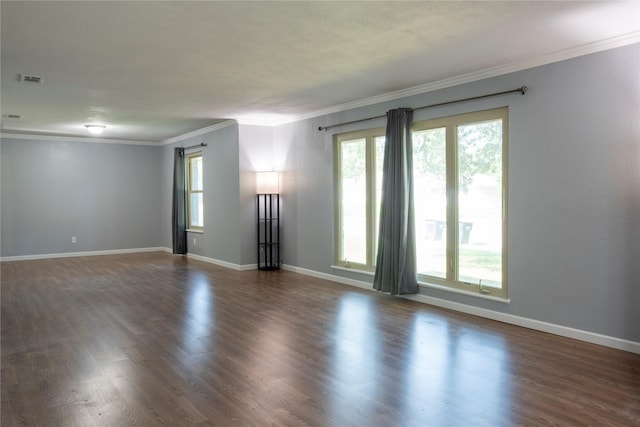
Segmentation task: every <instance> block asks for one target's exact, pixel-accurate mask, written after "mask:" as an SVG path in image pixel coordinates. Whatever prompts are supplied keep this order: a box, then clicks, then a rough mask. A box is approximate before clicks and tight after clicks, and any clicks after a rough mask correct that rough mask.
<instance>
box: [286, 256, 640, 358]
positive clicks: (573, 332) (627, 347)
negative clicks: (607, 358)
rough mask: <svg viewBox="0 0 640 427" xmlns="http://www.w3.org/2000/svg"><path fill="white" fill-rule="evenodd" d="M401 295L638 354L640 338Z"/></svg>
mask: <svg viewBox="0 0 640 427" xmlns="http://www.w3.org/2000/svg"><path fill="white" fill-rule="evenodd" d="M282 268H283V269H284V270H288V271H293V272H296V273H300V274H304V275H307V276H312V277H317V278H319V279H325V280H330V281H332V282H338V283H342V284H345V285H349V286H355V287H358V288H361V289H366V290H369V291H372V292H375V290H374V289H373V286H372V285H371V283H369V282H364V281H361V280H354V279H348V278H345V277H340V276H336V275H334V274H327V273H320V272H317V271H313V270H307V269H305V268H299V267H293V266H289V265H284V266H283V267H282ZM402 298H406V299H409V300H412V301H418V302H422V303H425V304H430V305H435V306H436V307H442V308H446V309H449V310H454V311H459V312H461V313H466V314H472V315H474V316H480V317H484V318H486V319H491V320H496V321H498V322H504V323H509V324H511V325H515V326H522V327H524V328H529V329H534V330H536V331H541V332H547V333H550V334H554V335H559V336H562V337H567V338H573V339H577V340H580V341H585V342H589V343H592V344H598V345H603V346H606V347H611V348H615V349H618V350H624V351H629V352H631V353H637V354H640V342H635V341H629V340H624V339H621V338H616V337H610V336H607V335H601V334H597V333H594V332H589V331H584V330H581V329H575V328H570V327H567V326H562V325H556V324H553V323H548V322H542V321H540V320H535V319H529V318H526V317H520V316H515V315H513V314H508V313H501V312H498V311H493V310H488V309H486V308H480V307H475V306H472V305H467V304H462V303H458V302H453V301H448V300H444V299H441V298H435V297H431V296H428V295H423V294H416V295H403V296H402Z"/></svg>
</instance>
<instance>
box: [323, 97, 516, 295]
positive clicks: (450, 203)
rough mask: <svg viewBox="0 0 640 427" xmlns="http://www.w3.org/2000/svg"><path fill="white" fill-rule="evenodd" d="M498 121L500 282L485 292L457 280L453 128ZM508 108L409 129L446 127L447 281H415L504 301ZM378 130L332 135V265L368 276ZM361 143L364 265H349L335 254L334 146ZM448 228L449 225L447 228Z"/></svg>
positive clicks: (337, 166) (337, 163)
mask: <svg viewBox="0 0 640 427" xmlns="http://www.w3.org/2000/svg"><path fill="white" fill-rule="evenodd" d="M492 120H502V281H501V288H489V287H486V286H484V287H483V286H482V285H481V284H475V283H467V282H464V281H460V280H458V279H457V272H458V253H457V251H456V249H457V244H456V242H458V227H457V226H456V224H457V223H458V206H457V199H458V192H459V189H458V182H457V157H458V156H457V154H458V153H457V141H456V137H457V131H456V129H457V126H461V125H468V124H473V123H480V122H483V121H492ZM508 122H509V120H508V108H507V107H502V108H495V109H490V110H484V111H476V112H471V113H464V114H457V115H453V116H447V117H442V118H437V119H430V120H423V121H418V122H415V123H414V124H413V126H412V130H413V131H414V132H417V131H423V130H428V129H434V128H445V129H446V139H447V142H446V151H447V153H446V157H447V160H446V169H447V172H446V175H447V176H446V180H447V218H446V222H447V227H446V230H447V235H446V240H447V266H448V267H449V268H447V277H446V278H439V277H433V276H427V275H422V274H419V275H418V280H419V281H420V282H421V283H426V284H435V285H439V286H442V287H445V288H450V289H458V290H463V291H468V292H472V293H477V294H481V295H490V296H492V297H497V298H504V299H507V298H508V286H507V285H508V284H507V253H508V248H507V241H508V239H507V206H508V203H507V194H508V191H507V187H508V162H507V160H508ZM384 134H385V130H384V128H377V129H368V130H361V131H356V132H348V133H343V134H337V135H334V196H335V201H334V202H335V204H334V206H335V214H334V218H335V220H334V242H335V250H334V263H335V265H336V266H337V267H345V268H351V269H354V270H359V271H364V272H371V271H374V270H375V257H376V254H375V253H374V248H375V246H376V243H377V242H375V241H374V239H375V236H376V235H377V232H376V227H377V225H376V224H374V222H375V221H374V218H375V204H376V203H377V201H376V200H375V168H374V165H375V138H376V137H377V136H384ZM359 138H365V139H366V156H367V159H366V174H367V177H366V179H367V190H366V191H367V242H366V247H367V262H366V263H365V264H361V263H354V262H351V261H349V260H345V259H344V257H342V254H341V248H342V247H343V243H342V241H341V236H342V233H341V227H342V224H341V214H342V213H341V203H340V201H341V200H342V194H341V177H340V171H341V158H340V153H341V149H340V144H341V143H342V142H344V141H351V140H354V139H359ZM451 224H453V226H451Z"/></svg>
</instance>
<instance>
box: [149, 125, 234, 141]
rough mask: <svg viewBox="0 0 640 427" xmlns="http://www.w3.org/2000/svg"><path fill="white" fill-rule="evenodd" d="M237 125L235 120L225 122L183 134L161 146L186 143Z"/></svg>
mask: <svg viewBox="0 0 640 427" xmlns="http://www.w3.org/2000/svg"><path fill="white" fill-rule="evenodd" d="M237 123H238V122H237V121H236V120H233V119H229V120H225V121H224V122H220V123H216V124H215V125H211V126H207V127H205V128H202V129H197V130H194V131H192V132H187V133H185V134H182V135H178V136H174V137H173V138H169V139H165V140H164V141H162V142H161V144H160V145H169V144H173V143H176V142H180V141H184V140H186V139H189V138H194V137H196V136H201V135H205V134H207V133H210V132H214V131H216V130H220V129H224V128H226V127H229V126H233V125H235V124H237Z"/></svg>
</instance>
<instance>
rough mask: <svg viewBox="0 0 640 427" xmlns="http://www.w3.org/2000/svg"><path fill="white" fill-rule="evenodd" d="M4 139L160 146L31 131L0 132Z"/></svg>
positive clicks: (133, 141) (151, 143)
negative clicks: (33, 132)
mask: <svg viewBox="0 0 640 427" xmlns="http://www.w3.org/2000/svg"><path fill="white" fill-rule="evenodd" d="M0 138H2V139H26V140H32V141H43V142H46V141H58V142H60V141H61V142H91V143H99V144H124V145H147V146H159V142H157V141H137V140H130V139H109V138H84V137H79V136H61V135H46V134H30V133H0Z"/></svg>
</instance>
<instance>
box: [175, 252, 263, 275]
mask: <svg viewBox="0 0 640 427" xmlns="http://www.w3.org/2000/svg"><path fill="white" fill-rule="evenodd" d="M169 252H171V251H170V250H169ZM187 258H190V259H195V260H197V261H203V262H208V263H209V264H215V265H219V266H221V267H226V268H230V269H232V270H237V271H247V270H255V269H257V268H258V264H244V265H241V264H234V263H231V262H227V261H222V260H219V259H214V258H209V257H206V256H202V255H196V254H191V253H187Z"/></svg>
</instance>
